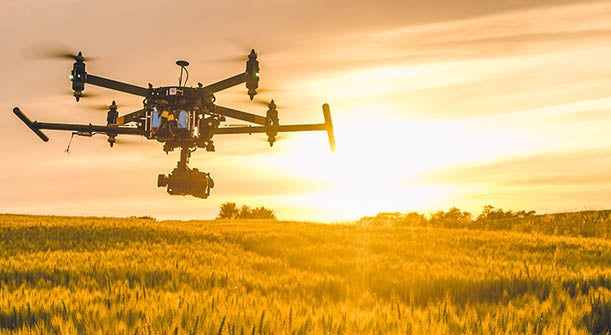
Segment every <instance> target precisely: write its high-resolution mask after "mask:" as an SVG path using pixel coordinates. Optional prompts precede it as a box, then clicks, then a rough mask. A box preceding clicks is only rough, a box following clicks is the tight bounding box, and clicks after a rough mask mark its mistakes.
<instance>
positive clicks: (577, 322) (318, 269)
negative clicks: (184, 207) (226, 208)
mask: <svg viewBox="0 0 611 335" xmlns="http://www.w3.org/2000/svg"><path fill="white" fill-rule="evenodd" d="M0 255H1V257H0V334H567V335H568V334H572V335H577V334H607V333H608V332H609V329H610V327H611V239H609V238H608V237H600V236H599V237H596V236H592V237H582V236H580V237H576V236H567V235H563V236H560V235H552V234H550V235H545V234H541V233H532V232H530V233H529V232H514V231H508V230H478V229H451V228H433V227H426V226H421V227H417V226H411V227H410V226H385V225H382V226H374V225H357V224H342V225H340V224H338V225H324V224H315V223H296V222H276V221H256V220H252V221H243V220H233V221H231V220H228V221H191V222H174V221H163V222H157V221H155V220H151V219H146V218H143V219H137V218H129V219H120V218H85V217H50V216H47V217H45V216H20V215H0Z"/></svg>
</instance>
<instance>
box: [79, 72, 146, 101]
mask: <svg viewBox="0 0 611 335" xmlns="http://www.w3.org/2000/svg"><path fill="white" fill-rule="evenodd" d="M85 82H86V83H88V84H91V85H96V86H100V87H104V88H108V89H111V90H115V91H120V92H125V93H129V94H134V95H138V96H141V97H146V96H148V93H149V90H148V89H147V88H144V87H140V86H136V85H132V84H127V83H123V82H120V81H116V80H112V79H107V78H102V77H98V76H95V75H92V74H89V73H88V74H87V76H86V77H85Z"/></svg>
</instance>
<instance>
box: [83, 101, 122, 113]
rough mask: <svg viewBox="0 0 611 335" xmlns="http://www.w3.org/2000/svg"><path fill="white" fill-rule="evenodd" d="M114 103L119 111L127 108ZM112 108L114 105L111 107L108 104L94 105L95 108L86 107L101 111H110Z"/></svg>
mask: <svg viewBox="0 0 611 335" xmlns="http://www.w3.org/2000/svg"><path fill="white" fill-rule="evenodd" d="M113 103H114V105H115V107H116V108H117V109H118V110H119V109H122V108H125V106H123V105H118V104H116V103H115V102H114V101H113ZM111 106H112V104H110V105H107V104H99V105H93V106H86V108H89V109H95V110H99V111H109V110H110V107H111Z"/></svg>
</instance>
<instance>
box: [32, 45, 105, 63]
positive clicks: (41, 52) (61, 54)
mask: <svg viewBox="0 0 611 335" xmlns="http://www.w3.org/2000/svg"><path fill="white" fill-rule="evenodd" d="M22 54H23V56H24V57H25V58H28V59H70V60H76V58H77V57H78V53H75V52H73V51H72V50H70V48H68V47H66V46H63V45H61V44H59V43H38V44H34V45H31V46H28V47H26V48H24V49H23V50H22ZM81 57H82V56H81ZM83 60H84V61H92V60H95V58H91V57H83Z"/></svg>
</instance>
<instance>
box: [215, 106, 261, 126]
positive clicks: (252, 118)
mask: <svg viewBox="0 0 611 335" xmlns="http://www.w3.org/2000/svg"><path fill="white" fill-rule="evenodd" d="M214 111H215V112H217V113H219V114H221V115H224V116H228V117H231V118H234V119H238V120H242V121H246V122H252V123H256V124H260V125H265V117H264V116H259V115H255V114H250V113H246V112H242V111H239V110H236V109H231V108H227V107H223V106H219V105H215V106H214Z"/></svg>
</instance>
